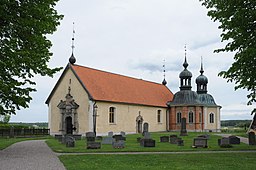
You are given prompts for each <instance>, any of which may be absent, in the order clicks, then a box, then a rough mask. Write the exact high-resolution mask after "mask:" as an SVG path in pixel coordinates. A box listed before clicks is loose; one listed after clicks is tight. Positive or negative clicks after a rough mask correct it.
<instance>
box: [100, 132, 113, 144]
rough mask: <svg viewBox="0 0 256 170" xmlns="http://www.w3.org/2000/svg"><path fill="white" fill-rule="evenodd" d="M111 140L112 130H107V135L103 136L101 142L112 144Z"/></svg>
mask: <svg viewBox="0 0 256 170" xmlns="http://www.w3.org/2000/svg"><path fill="white" fill-rule="evenodd" d="M113 142H114V139H113V132H108V136H107V137H104V138H103V140H102V144H106V145H112V143H113Z"/></svg>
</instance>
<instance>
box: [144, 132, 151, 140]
mask: <svg viewBox="0 0 256 170" xmlns="http://www.w3.org/2000/svg"><path fill="white" fill-rule="evenodd" d="M143 139H151V135H150V133H149V132H145V133H144V137H143Z"/></svg>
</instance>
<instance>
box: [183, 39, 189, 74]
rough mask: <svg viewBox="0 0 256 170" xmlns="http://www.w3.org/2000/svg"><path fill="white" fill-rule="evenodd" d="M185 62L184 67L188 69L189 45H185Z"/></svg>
mask: <svg viewBox="0 0 256 170" xmlns="http://www.w3.org/2000/svg"><path fill="white" fill-rule="evenodd" d="M184 48H185V61H184V63H183V67H184V68H185V69H186V68H187V67H188V63H187V45H186V44H185V47H184Z"/></svg>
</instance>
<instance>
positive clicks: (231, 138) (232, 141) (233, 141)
mask: <svg viewBox="0 0 256 170" xmlns="http://www.w3.org/2000/svg"><path fill="white" fill-rule="evenodd" d="M228 138H229V143H230V144H231V145H233V144H235V145H237V144H240V138H238V137H236V136H229V137H228Z"/></svg>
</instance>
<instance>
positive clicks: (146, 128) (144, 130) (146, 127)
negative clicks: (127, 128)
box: [142, 122, 148, 136]
mask: <svg viewBox="0 0 256 170" xmlns="http://www.w3.org/2000/svg"><path fill="white" fill-rule="evenodd" d="M146 132H148V123H147V122H145V123H144V124H143V133H142V135H143V136H144V133H146Z"/></svg>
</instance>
